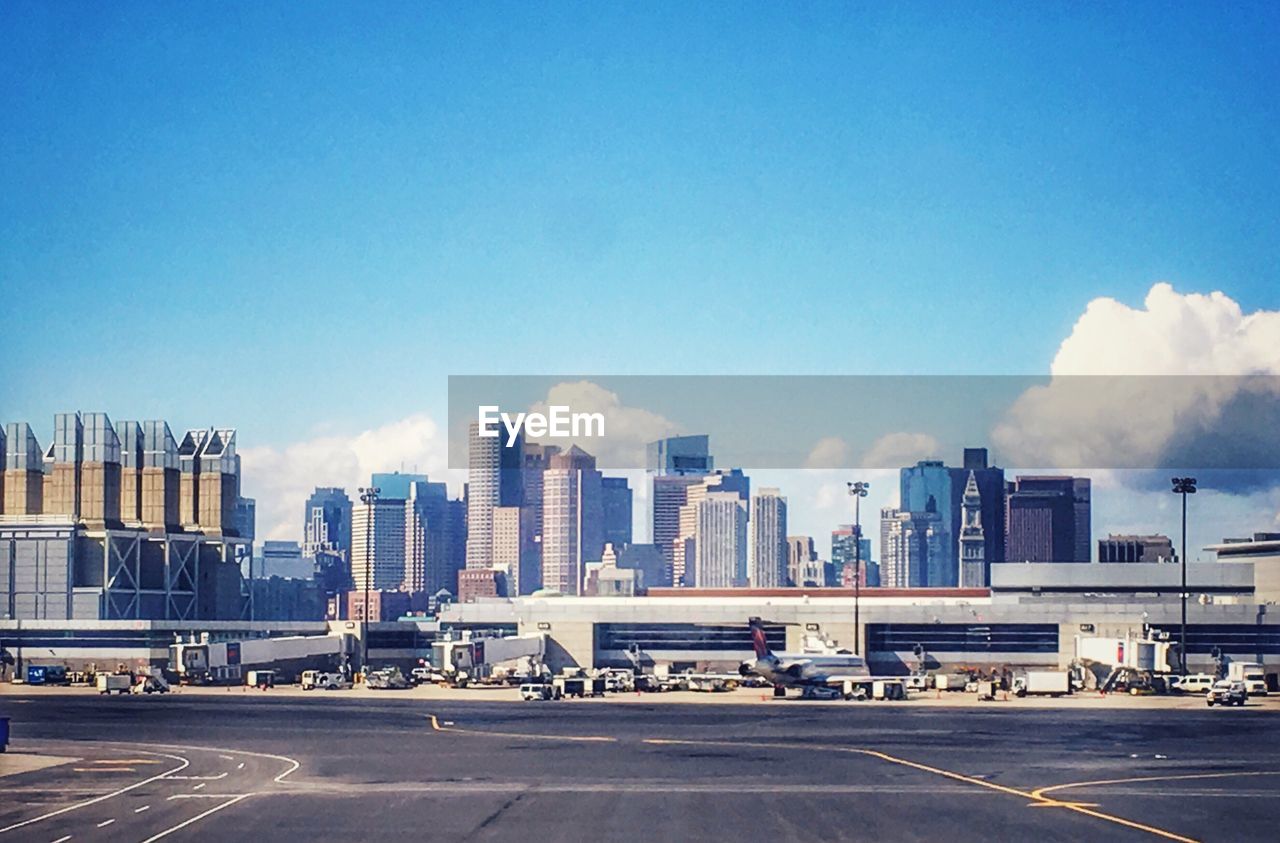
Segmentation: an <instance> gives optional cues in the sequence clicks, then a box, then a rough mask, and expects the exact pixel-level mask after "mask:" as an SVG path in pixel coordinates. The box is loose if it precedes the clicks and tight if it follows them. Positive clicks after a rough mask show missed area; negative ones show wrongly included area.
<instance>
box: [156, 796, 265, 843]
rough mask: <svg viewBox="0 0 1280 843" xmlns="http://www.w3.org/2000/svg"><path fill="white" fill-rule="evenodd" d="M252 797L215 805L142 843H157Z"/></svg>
mask: <svg viewBox="0 0 1280 843" xmlns="http://www.w3.org/2000/svg"><path fill="white" fill-rule="evenodd" d="M252 795H253V794H251V793H246V794H243V795H241V796H237V797H235V798H234V799H229V800H227V801H226V802H223V803H222V804H221V805H215V806H213V807H212V808H210V809H209V810H207V811H204V812H202V813H199V814H196V815H195V816H194V817H192V818H191V819H189V820H183V821H182V822H180V823H178V824H177V825H175V826H173V827H172V828H166V829H165V830H164V831H162V832H160V833H159V834H155V835H152V836H151V837H148V838H147V839H146V840H143V841H142V843H155V841H157V840H159V839H160V838H161V837H167V836H168V835H170V834H173V833H174V832H175V831H178V830H180V829H183V828H186V827H187V826H189V825H191V824H192V823H195V822H199V821H200V820H202V819H204V818H205V817H207V816H209V815H210V814H213V813H216V812H218V811H221V810H222V809H223V808H229V807H231V806H232V805H234V804H236V803H237V802H239V801H240V800H241V799H248V798H249V797H250V796H252Z"/></svg>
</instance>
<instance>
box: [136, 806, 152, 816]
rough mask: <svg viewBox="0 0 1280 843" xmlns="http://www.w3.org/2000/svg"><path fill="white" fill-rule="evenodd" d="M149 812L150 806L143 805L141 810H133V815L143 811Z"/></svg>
mask: <svg viewBox="0 0 1280 843" xmlns="http://www.w3.org/2000/svg"><path fill="white" fill-rule="evenodd" d="M149 810H151V806H150V805H143V806H142V807H141V808H134V809H133V812H134V813H135V814H141V813H142V812H143V811H149Z"/></svg>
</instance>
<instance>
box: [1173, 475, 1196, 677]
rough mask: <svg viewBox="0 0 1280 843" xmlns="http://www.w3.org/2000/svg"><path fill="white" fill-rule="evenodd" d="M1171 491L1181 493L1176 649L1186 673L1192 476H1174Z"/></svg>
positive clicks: (1193, 492)
mask: <svg viewBox="0 0 1280 843" xmlns="http://www.w3.org/2000/svg"><path fill="white" fill-rule="evenodd" d="M1173 493H1174V494H1175V495H1182V633H1181V635H1180V640H1179V642H1178V651H1179V654H1180V655H1181V656H1182V658H1181V659H1180V661H1181V662H1182V675H1183V676H1184V677H1185V676H1186V675H1187V495H1194V494H1195V493H1196V479H1195V478H1194V477H1174V478H1173Z"/></svg>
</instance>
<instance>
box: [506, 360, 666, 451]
mask: <svg viewBox="0 0 1280 843" xmlns="http://www.w3.org/2000/svg"><path fill="white" fill-rule="evenodd" d="M552 405H556V406H561V407H569V408H570V409H571V410H572V411H573V412H575V413H601V414H602V415H603V416H604V418H605V422H606V425H605V435H604V436H603V437H576V438H556V439H542V440H535V441H541V442H545V443H548V444H553V445H559V446H560V447H561V448H568V447H570V446H572V445H577V446H578V447H579V448H582V449H583V450H584V451H586V452H587V453H589V454H591V455H592V456H594V457H595V458H596V464H597V465H598V466H599V467H600V468H602V469H605V468H614V467H626V468H634V467H636V466H643V465H644V464H645V447H646V446H647V445H648V443H650V442H653V441H655V440H658V439H662V438H663V437H666V436H672V435H674V434H675V433H676V432H677V429H676V425H675V423H674V422H672V421H670V420H668V419H666V418H664V417H663V416H661V415H659V414H657V413H654V412H651V411H649V410H645V409H642V408H640V407H628V406H626V405H625V404H623V403H622V400H621V399H620V398H619V397H618V394H617V393H616V392H610V391H609V390H607V389H605V388H604V387H602V386H600V385H599V384H596V383H592V382H591V381H586V380H583V381H573V382H565V383H558V384H556V385H555V386H553V387H551V389H549V390H547V397H546V400H544V401H539V402H538V403H536V404H534V405H533V406H532V407H530V408H529V409H530V412H536V413H546V412H547V408H548V407H549V406H552Z"/></svg>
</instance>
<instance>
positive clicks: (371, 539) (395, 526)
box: [351, 498, 405, 591]
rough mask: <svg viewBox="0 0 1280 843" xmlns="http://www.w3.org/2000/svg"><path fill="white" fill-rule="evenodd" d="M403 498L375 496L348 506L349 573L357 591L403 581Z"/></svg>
mask: <svg viewBox="0 0 1280 843" xmlns="http://www.w3.org/2000/svg"><path fill="white" fill-rule="evenodd" d="M404 512H405V506H404V501H402V500H396V499H395V498H387V499H385V500H384V499H381V498H379V499H377V500H375V501H374V502H373V503H363V502H361V503H357V504H356V505H355V506H353V507H352V509H351V577H352V580H353V583H354V586H355V589H356V590H357V591H365V590H367V589H373V590H378V589H394V588H399V587H400V585H401V583H403V582H404V559H405V553H404V550H405V548H404V538H405V529H404Z"/></svg>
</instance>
